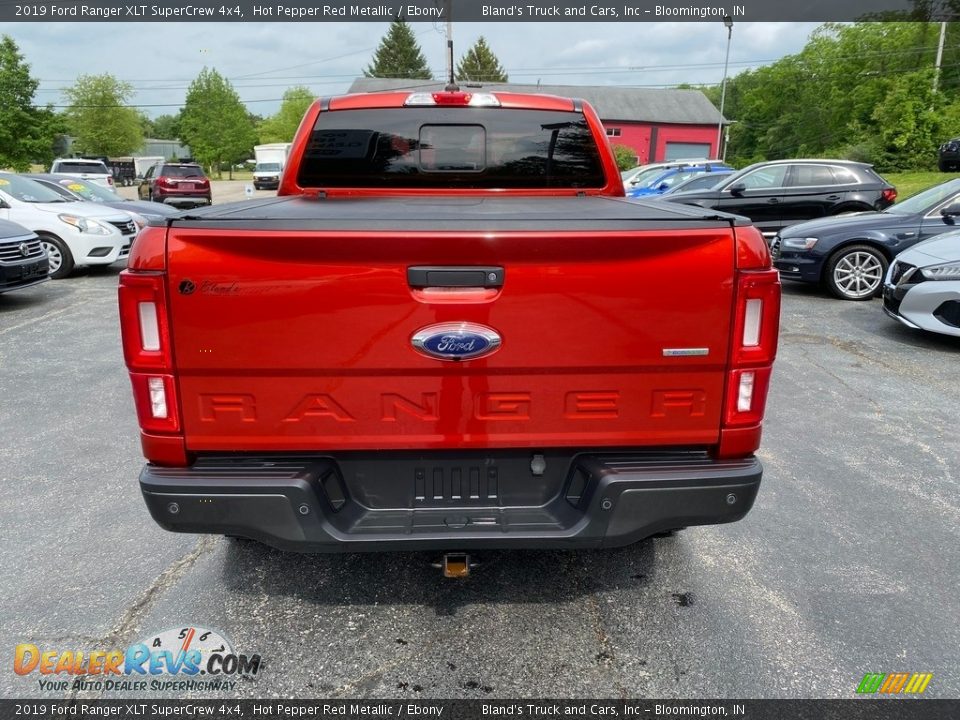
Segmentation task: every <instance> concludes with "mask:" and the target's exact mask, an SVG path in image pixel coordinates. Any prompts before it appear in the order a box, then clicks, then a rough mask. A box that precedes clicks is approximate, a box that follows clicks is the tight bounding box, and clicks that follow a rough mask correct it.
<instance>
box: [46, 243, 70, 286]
mask: <svg viewBox="0 0 960 720" xmlns="http://www.w3.org/2000/svg"><path fill="white" fill-rule="evenodd" d="M40 244H41V245H42V246H43V249H44V250H46V251H47V257H48V258H49V260H50V277H52V278H54V279H57V280H59V279H60V278H65V277H67V276H68V275H69V274H70V273H72V272H73V267H74V262H73V255H72V254H71V253H70V248H68V247H67V245H66V243H65V242H63V240H61V239H60V238H58V237H54V236H53V235H41V236H40Z"/></svg>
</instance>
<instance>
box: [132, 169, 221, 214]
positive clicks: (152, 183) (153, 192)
mask: <svg viewBox="0 0 960 720" xmlns="http://www.w3.org/2000/svg"><path fill="white" fill-rule="evenodd" d="M137 194H138V195H139V196H140V199H141V200H152V201H153V202H158V203H164V204H165V205H176V206H177V207H197V206H199V205H209V204H210V181H209V180H208V179H207V176H206V175H204V174H203V168H202V167H200V166H199V165H197V164H196V163H186V162H181V163H175V162H168V163H157V164H156V165H154V166H153V167H151V168H150V169H149V170H147V174H146V175H144V176H143V179H142V180H141V181H140V187H139V188H138V189H137Z"/></svg>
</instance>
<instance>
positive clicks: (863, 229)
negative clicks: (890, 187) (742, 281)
mask: <svg viewBox="0 0 960 720" xmlns="http://www.w3.org/2000/svg"><path fill="white" fill-rule="evenodd" d="M958 216H960V179H957V180H949V181H947V182H945V183H941V184H939V185H934V186H933V187H932V188H929V189H927V190H924V191H923V192H921V193H918V194H916V195H914V196H913V197H911V198H908V199H906V200H904V201H902V202H898V203H896V204H895V205H891V206H890V207H889V208H887V209H886V210H884V211H883V212H863V213H854V214H852V215H843V216H838V217H831V218H824V219H822V220H812V221H810V222H805V223H800V224H799V225H791V226H790V227H788V228H785V229H784V230H782V231H781V232H780V234H779V235H777V236H776V237H774V238H773V241H772V243H771V245H770V250H771V252H772V254H773V264H774V265H775V266H776V268H777V269H778V270H779V271H780V276H781V277H783V278H785V279H788V280H800V281H802V282H812V283H823V284H824V285H825V286H826V287H827V289H828V290H830V292H831V293H833V294H834V295H835V296H836V297H838V298H840V299H841V300H869V299H870V298H872V297H874V296H876V295H879V294H880V290H881V284H882V282H883V277H884V275H885V274H886V272H887V267H888V266H889V264H890V261H891V260H892V259H893V257H894V256H895V255H896V254H897V253H899V252H902V251H903V250H906V249H907V248H909V247H911V246H913V245H916V244H917V243H918V242H920V241H921V240H926V239H927V238H929V237H933V236H934V235H939V234H941V233H945V232H948V231H950V230H954V229H957V224H956V223H957V221H956V218H957V217H958Z"/></svg>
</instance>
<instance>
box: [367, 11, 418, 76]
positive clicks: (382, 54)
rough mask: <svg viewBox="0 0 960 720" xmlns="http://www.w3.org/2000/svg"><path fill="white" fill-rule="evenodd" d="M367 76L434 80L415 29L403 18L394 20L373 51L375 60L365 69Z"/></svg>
mask: <svg viewBox="0 0 960 720" xmlns="http://www.w3.org/2000/svg"><path fill="white" fill-rule="evenodd" d="M363 74H364V75H365V76H367V77H379V78H413V79H422V80H432V79H433V75H431V74H430V68H429V67H428V66H427V59H426V58H425V57H424V56H423V52H422V51H421V50H420V46H419V45H418V44H417V40H416V38H415V37H414V36H413V30H411V29H410V26H409V25H407V23H405V22H404V21H403V20H394V21H393V22H392V23H390V29H389V30H388V31H387V34H386V35H384V37H383V39H382V40H381V41H380V45H379V46H378V47H377V49H376V51H375V52H374V53H373V62H372V63H370V65H369V66H368V67H367V69H366V70H364V71H363Z"/></svg>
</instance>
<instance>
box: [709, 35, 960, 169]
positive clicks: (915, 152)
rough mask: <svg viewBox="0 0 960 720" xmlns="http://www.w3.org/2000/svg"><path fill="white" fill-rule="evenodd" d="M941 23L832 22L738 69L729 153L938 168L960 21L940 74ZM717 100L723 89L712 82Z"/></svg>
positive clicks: (957, 74) (959, 73) (732, 87)
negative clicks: (776, 54)
mask: <svg viewBox="0 0 960 720" xmlns="http://www.w3.org/2000/svg"><path fill="white" fill-rule="evenodd" d="M938 33H939V23H930V22H921V21H917V22H857V23H853V24H844V25H839V24H833V23H827V24H825V25H823V26H821V27H820V28H818V29H817V30H816V31H814V33H813V34H812V35H811V37H810V39H809V41H808V42H807V45H806V46H805V47H804V49H803V50H802V51H801V52H799V53H797V54H795V55H788V56H786V57H784V58H781V59H780V60H778V61H777V62H775V63H773V64H771V65H767V66H765V67H761V68H757V69H755V70H750V71H747V72H743V73H740V74H739V75H737V76H735V77H733V78H731V79H730V80H729V81H728V84H727V95H726V105H725V107H724V114H725V115H726V116H727V117H728V118H730V119H732V120H735V121H736V124H735V125H733V126H732V128H731V133H730V144H729V146H728V152H727V156H728V158H730V159H731V161H732V162H734V163H736V164H740V165H744V164H748V163H750V162H754V161H757V160H772V159H778V158H789V157H798V156H804V155H810V156H820V157H826V156H834V157H836V156H842V157H848V158H850V159H857V160H863V161H868V162H874V163H875V164H876V165H877V169H878V170H881V171H886V170H894V169H901V168H908V167H909V168H914V167H915V168H917V169H921V168H924V167H928V166H930V165H931V164H932V162H933V161H934V160H935V158H936V153H935V152H934V151H935V148H936V145H937V144H938V143H939V142H940V141H941V140H942V138H943V137H944V136H946V135H952V134H955V133H956V130H957V129H958V128H957V127H948V123H949V119H950V118H953V117H955V114H954V111H953V109H952V108H953V98H955V97H956V91H957V89H958V88H960V69H958V68H960V49H958V45H960V43H958V40H960V37H958V36H960V24H958V23H949V24H948V27H947V42H946V45H945V48H946V49H945V52H944V57H943V72H942V74H941V76H940V92H938V93H936V94H935V93H933V90H932V86H933V77H932V74H931V71H932V68H933V65H934V58H935V55H936V48H937V40H938ZM707 95H708V97H710V99H711V100H712V101H713V102H714V103H717V102H718V100H719V88H711V89H709V90H707Z"/></svg>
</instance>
